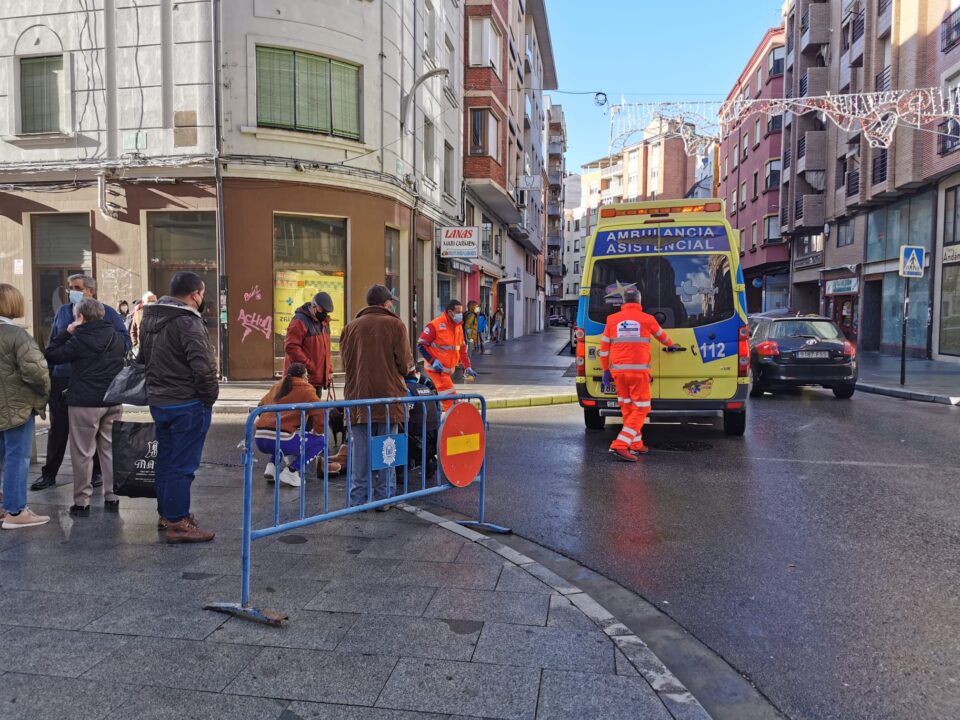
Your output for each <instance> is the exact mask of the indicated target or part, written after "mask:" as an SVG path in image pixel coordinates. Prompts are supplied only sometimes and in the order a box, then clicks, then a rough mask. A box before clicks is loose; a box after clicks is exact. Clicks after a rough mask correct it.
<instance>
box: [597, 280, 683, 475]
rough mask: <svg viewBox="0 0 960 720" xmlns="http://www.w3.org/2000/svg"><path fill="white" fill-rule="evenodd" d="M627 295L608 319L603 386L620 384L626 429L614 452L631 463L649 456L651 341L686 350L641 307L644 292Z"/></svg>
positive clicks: (602, 340)
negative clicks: (646, 425) (646, 431)
mask: <svg viewBox="0 0 960 720" xmlns="http://www.w3.org/2000/svg"><path fill="white" fill-rule="evenodd" d="M622 292H623V305H622V306H621V307H620V311H619V312H616V313H614V314H613V315H611V316H610V317H608V318H607V325H606V327H605V328H604V329H603V337H601V338H600V366H601V367H602V368H603V384H604V385H607V386H609V385H610V384H616V387H617V400H618V401H619V403H620V411H621V412H622V413H623V429H622V430H621V431H620V434H619V435H617V437H616V439H615V440H614V441H613V443H612V444H611V445H610V452H612V453H616V455H617V456H618V457H619V458H620V459H621V460H625V461H627V462H636V461H637V457H636V456H637V455H642V454H645V453H646V452H647V448H646V446H645V445H644V444H643V438H642V437H641V434H642V432H643V423H644V422H645V421H646V419H647V415H648V414H649V413H650V338H651V337H655V338H656V339H657V341H658V342H661V343H663V344H664V345H665V346H666V349H667V351H668V352H676V351H678V350H682V349H683V348H679V347H677V346H675V345H674V344H673V340H671V339H670V337H669V336H668V335H667V333H666V331H665V330H664V329H663V328H661V327H660V324H659V323H658V322H657V321H656V320H655V319H654V317H653V315H648V314H647V313H645V312H644V311H643V308H642V307H641V306H640V291H639V290H638V289H637V288H636V286H633V285H631V286H629V287H628V288H626V289H625V290H623V291H622Z"/></svg>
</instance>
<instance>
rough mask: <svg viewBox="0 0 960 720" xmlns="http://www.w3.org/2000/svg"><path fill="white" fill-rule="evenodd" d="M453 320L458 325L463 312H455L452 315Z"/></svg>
mask: <svg viewBox="0 0 960 720" xmlns="http://www.w3.org/2000/svg"><path fill="white" fill-rule="evenodd" d="M453 321H454V322H455V323H457V324H458V325H459V324H460V323H462V322H463V313H457V314H456V315H454V316H453Z"/></svg>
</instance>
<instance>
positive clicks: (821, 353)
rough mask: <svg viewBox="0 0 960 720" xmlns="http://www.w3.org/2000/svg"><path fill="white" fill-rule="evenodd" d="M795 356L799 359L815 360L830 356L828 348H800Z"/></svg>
mask: <svg viewBox="0 0 960 720" xmlns="http://www.w3.org/2000/svg"><path fill="white" fill-rule="evenodd" d="M797 357H798V358H800V359H801V360H815V359H817V358H828V357H830V351H829V350H801V351H799V352H798V353H797Z"/></svg>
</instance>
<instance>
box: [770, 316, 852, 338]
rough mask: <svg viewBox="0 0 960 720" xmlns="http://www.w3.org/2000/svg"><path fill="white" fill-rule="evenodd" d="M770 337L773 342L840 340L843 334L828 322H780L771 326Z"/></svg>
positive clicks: (798, 320) (800, 320)
mask: <svg viewBox="0 0 960 720" xmlns="http://www.w3.org/2000/svg"><path fill="white" fill-rule="evenodd" d="M770 337H771V338H773V339H774V340H776V339H783V338H790V337H803V338H816V339H817V340H841V339H843V333H842V332H840V329H839V328H838V327H837V326H836V325H834V324H833V323H832V322H830V321H829V320H804V319H802V318H798V319H796V320H780V321H778V322H775V323H774V324H773V329H772V331H771V332H770Z"/></svg>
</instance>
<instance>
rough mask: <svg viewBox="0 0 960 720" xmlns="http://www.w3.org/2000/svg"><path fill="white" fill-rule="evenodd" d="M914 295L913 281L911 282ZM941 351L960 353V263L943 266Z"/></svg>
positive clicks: (951, 353) (944, 352)
mask: <svg viewBox="0 0 960 720" xmlns="http://www.w3.org/2000/svg"><path fill="white" fill-rule="evenodd" d="M910 294H911V295H913V283H912V282H911V283H910ZM940 298H941V299H940V353H941V354H943V355H960V264H956V263H954V264H950V265H944V266H943V289H942V291H941V295H940Z"/></svg>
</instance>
